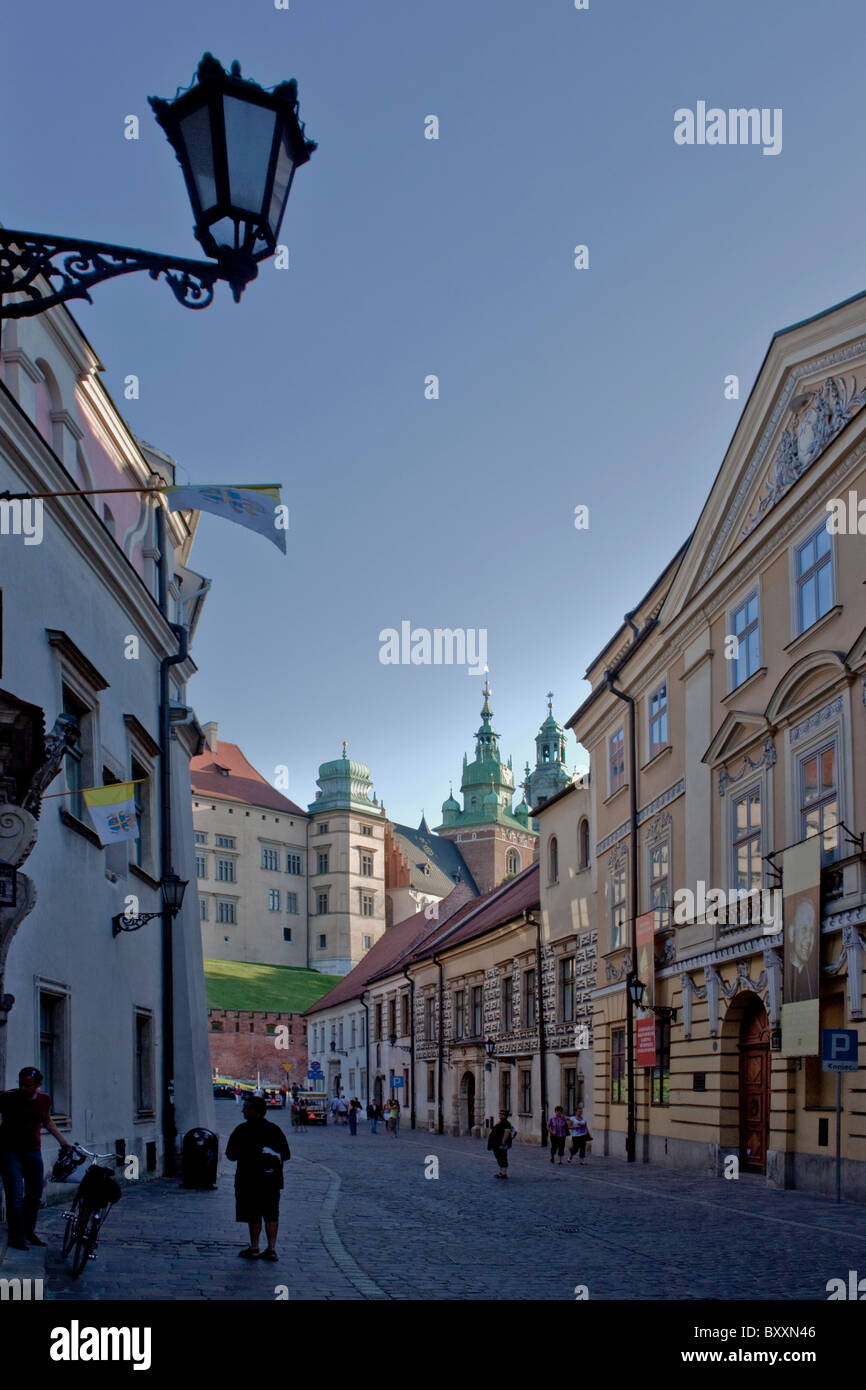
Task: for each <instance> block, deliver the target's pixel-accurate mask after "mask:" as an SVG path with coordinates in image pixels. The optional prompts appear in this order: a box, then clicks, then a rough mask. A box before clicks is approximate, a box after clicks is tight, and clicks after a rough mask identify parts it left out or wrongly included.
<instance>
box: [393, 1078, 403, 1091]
mask: <svg viewBox="0 0 866 1390" xmlns="http://www.w3.org/2000/svg"><path fill="white" fill-rule="evenodd" d="M390 1084H391V1090H392V1091H399V1089H400V1087H401V1086H402V1085H403V1078H402V1076H392V1077H391V1083H390Z"/></svg>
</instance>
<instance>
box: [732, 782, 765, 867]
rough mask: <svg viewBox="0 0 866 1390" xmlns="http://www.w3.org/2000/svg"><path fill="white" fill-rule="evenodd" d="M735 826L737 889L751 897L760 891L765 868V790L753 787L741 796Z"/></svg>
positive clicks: (734, 814)
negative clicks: (763, 817) (763, 816)
mask: <svg viewBox="0 0 866 1390" xmlns="http://www.w3.org/2000/svg"><path fill="white" fill-rule="evenodd" d="M731 814H732V818H733V824H732V828H731V845H732V850H733V859H734V864H733V870H734V885H735V887H736V888H738V889H740V890H741V891H746V892H748V893H751V892H752V891H753V889H755V888H760V886H761V880H762V878H763V866H762V864H761V788H760V786H755V787H750V788H749V790H748V791H747V792H744V794H743V795H742V796H738V797H737V798H736V800H735V801H734V802H733V804H732V806H731Z"/></svg>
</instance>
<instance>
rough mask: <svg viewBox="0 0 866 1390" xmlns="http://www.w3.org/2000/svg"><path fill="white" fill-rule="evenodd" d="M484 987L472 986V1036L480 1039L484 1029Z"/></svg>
mask: <svg viewBox="0 0 866 1390" xmlns="http://www.w3.org/2000/svg"><path fill="white" fill-rule="evenodd" d="M482 997H483V996H482V986H481V985H473V986H472V1036H473V1038H480V1037H481V1034H482V1032H483V1029H484V1010H483V1004H482Z"/></svg>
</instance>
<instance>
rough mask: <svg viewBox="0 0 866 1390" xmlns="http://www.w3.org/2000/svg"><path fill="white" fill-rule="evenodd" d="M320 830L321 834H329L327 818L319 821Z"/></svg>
mask: <svg viewBox="0 0 866 1390" xmlns="http://www.w3.org/2000/svg"><path fill="white" fill-rule="evenodd" d="M318 830H319V834H320V835H327V833H328V822H327V821H326V820H323V821H320V822H319V826H318Z"/></svg>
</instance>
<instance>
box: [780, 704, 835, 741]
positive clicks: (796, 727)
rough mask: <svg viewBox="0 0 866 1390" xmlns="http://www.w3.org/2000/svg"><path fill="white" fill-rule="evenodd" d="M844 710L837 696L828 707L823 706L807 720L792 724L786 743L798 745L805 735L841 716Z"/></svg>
mask: <svg viewBox="0 0 866 1390" xmlns="http://www.w3.org/2000/svg"><path fill="white" fill-rule="evenodd" d="M844 708H845V701H844V700H843V698H842V696H841V695H839V696H837V698H836V699H835V700H831V701H830V703H829V705H825V706H824V708H823V709H819V710H816V711H815V713H814V714H810V715H809V717H808V719H803V720H802V721H801V722H800V723H799V724H792V725H791V727H790V729H789V730H788V742H789V743H790V744H794V743H799V741H800V739H801V738H804V737H805V736H806V734H809V733H811V732H812V730H813V729H818V728H820V726H821V725H822V724H826V723H827V721H828V720H829V719H832V718H833V716H834V715H836V714H841V713H842V711H843V709H844Z"/></svg>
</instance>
